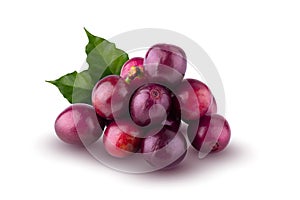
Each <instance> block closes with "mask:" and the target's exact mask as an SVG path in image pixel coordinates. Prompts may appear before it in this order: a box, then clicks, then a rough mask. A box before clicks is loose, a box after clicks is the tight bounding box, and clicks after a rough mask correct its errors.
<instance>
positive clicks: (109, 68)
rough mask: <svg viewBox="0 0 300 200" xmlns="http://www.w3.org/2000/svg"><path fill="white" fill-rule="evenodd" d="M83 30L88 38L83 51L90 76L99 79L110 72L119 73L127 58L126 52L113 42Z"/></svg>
mask: <svg viewBox="0 0 300 200" xmlns="http://www.w3.org/2000/svg"><path fill="white" fill-rule="evenodd" d="M85 32H86V35H87V37H88V39H89V43H88V44H87V45H86V48H85V52H86V54H87V58H86V60H87V63H88V64H89V69H88V70H89V73H90V74H91V76H92V77H93V78H94V79H97V80H99V79H101V78H103V77H105V76H107V75H110V74H117V75H119V74H120V71H121V68H122V66H123V64H124V63H125V62H126V61H127V60H128V59H129V58H128V55H127V53H126V52H124V51H123V50H121V49H118V48H116V45H115V44H114V43H111V42H109V41H107V40H105V39H103V38H101V37H97V36H94V35H92V34H91V33H90V32H88V31H87V30H86V29H85Z"/></svg>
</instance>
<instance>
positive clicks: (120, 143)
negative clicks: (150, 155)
mask: <svg viewBox="0 0 300 200" xmlns="http://www.w3.org/2000/svg"><path fill="white" fill-rule="evenodd" d="M140 135H141V133H140V131H139V130H138V129H137V128H136V127H134V126H132V124H131V123H128V122H126V121H119V122H118V123H116V122H112V123H110V124H109V125H108V127H107V128H106V129H105V132H104V136H103V143H104V147H105V149H106V151H107V152H108V153H109V154H110V155H112V156H114V157H118V158H124V157H127V156H129V155H131V154H132V153H134V152H137V151H138V150H139V149H140V142H141V139H140V138H139V136H140Z"/></svg>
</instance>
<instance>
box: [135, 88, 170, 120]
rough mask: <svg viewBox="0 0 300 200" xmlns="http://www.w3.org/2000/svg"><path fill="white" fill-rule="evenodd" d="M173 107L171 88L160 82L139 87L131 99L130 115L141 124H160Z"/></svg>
mask: <svg viewBox="0 0 300 200" xmlns="http://www.w3.org/2000/svg"><path fill="white" fill-rule="evenodd" d="M170 108H171V94H170V92H169V90H167V89H166V88H165V87H163V86H161V85H158V84H147V85H144V86H142V87H141V88H139V89H138V90H137V91H136V92H135V93H134V95H133V96H132V98H131V100H130V115H131V118H132V120H133V121H134V122H135V123H136V124H137V125H139V126H147V125H149V124H150V123H151V125H153V124H158V123H161V122H162V121H163V120H165V119H166V118H167V116H168V114H169V111H170Z"/></svg>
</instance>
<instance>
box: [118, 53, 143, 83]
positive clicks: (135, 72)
mask: <svg viewBox="0 0 300 200" xmlns="http://www.w3.org/2000/svg"><path fill="white" fill-rule="evenodd" d="M143 62H144V58H140V57H135V58H132V59H130V60H128V61H127V62H126V63H125V64H124V65H123V67H122V69H121V74H120V76H121V77H122V78H123V79H124V80H125V82H127V83H130V82H131V81H132V80H134V79H139V78H142V77H143V76H144V67H143Z"/></svg>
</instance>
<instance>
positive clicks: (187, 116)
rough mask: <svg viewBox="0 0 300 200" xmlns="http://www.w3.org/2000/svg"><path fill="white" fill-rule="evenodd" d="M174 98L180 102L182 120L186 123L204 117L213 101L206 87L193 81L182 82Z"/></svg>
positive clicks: (199, 82)
mask: <svg viewBox="0 0 300 200" xmlns="http://www.w3.org/2000/svg"><path fill="white" fill-rule="evenodd" d="M176 96H177V98H178V100H179V102H180V106H181V112H182V119H183V120H184V121H186V122H188V121H190V120H196V119H199V118H200V117H202V116H203V115H205V114H206V112H207V110H208V108H209V106H210V105H211V103H212V101H213V97H212V94H211V92H210V90H209V88H208V87H207V85H205V84H204V83H202V82H201V81H198V80H195V79H185V80H183V82H182V83H181V84H180V85H179V88H178V89H177V91H176Z"/></svg>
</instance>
